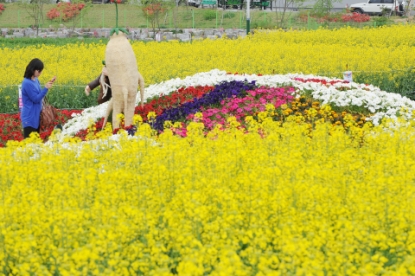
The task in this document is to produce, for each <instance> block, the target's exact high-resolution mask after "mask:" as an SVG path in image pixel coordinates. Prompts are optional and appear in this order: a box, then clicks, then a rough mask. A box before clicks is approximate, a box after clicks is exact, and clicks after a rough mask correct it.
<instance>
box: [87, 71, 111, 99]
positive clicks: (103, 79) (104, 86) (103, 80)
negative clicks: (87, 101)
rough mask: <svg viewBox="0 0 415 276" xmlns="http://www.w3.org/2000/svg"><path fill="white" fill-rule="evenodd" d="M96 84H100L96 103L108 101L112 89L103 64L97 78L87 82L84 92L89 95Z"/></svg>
mask: <svg viewBox="0 0 415 276" xmlns="http://www.w3.org/2000/svg"><path fill="white" fill-rule="evenodd" d="M98 86H100V89H99V94H98V100H97V102H98V104H102V103H105V102H108V101H109V100H110V99H111V97H112V91H111V84H110V80H109V78H108V72H107V68H106V67H105V66H104V67H103V68H102V71H101V74H100V75H99V76H98V78H96V79H95V80H93V81H91V82H90V83H88V85H87V86H86V87H85V94H86V95H87V96H89V93H90V92H91V91H92V90H94V89H95V88H96V87H98Z"/></svg>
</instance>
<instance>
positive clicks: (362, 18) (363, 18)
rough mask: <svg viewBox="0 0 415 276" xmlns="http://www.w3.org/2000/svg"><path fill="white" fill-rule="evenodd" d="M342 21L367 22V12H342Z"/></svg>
mask: <svg viewBox="0 0 415 276" xmlns="http://www.w3.org/2000/svg"><path fill="white" fill-rule="evenodd" d="M342 20H343V22H358V23H361V22H367V21H369V20H370V16H369V15H367V14H360V13H357V12H354V13H352V14H343V15H342Z"/></svg>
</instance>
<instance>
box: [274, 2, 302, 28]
mask: <svg viewBox="0 0 415 276" xmlns="http://www.w3.org/2000/svg"><path fill="white" fill-rule="evenodd" d="M305 1H306V0H277V1H276V5H277V26H278V28H283V27H284V25H285V23H286V20H287V18H286V15H287V10H288V8H290V7H291V8H293V7H297V8H298V7H301V6H302V5H303V4H304V2H305ZM281 8H282V11H280V9H281Z"/></svg>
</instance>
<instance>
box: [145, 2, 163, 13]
mask: <svg viewBox="0 0 415 276" xmlns="http://www.w3.org/2000/svg"><path fill="white" fill-rule="evenodd" d="M142 10H143V12H144V14H146V15H147V16H153V15H154V14H161V13H164V12H165V11H166V8H164V7H163V6H162V5H161V4H160V3H153V4H148V5H147V6H145V7H143V8H142Z"/></svg>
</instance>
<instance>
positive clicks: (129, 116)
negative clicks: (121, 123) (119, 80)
mask: <svg viewBox="0 0 415 276" xmlns="http://www.w3.org/2000/svg"><path fill="white" fill-rule="evenodd" d="M136 98H137V89H135V90H132V91H130V92H129V93H128V99H127V106H126V108H125V126H131V125H132V124H133V117H134V111H135V101H136Z"/></svg>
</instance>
